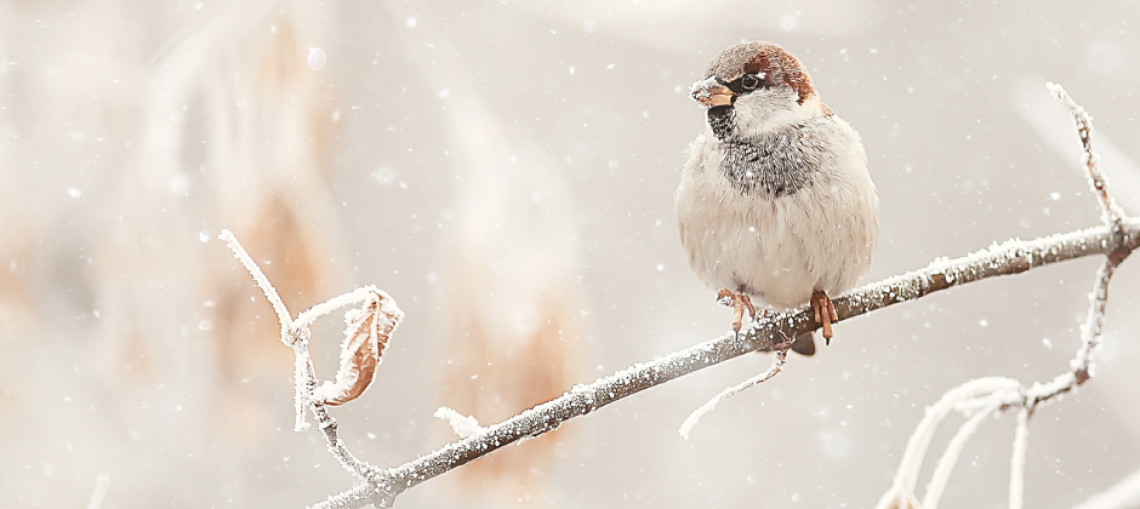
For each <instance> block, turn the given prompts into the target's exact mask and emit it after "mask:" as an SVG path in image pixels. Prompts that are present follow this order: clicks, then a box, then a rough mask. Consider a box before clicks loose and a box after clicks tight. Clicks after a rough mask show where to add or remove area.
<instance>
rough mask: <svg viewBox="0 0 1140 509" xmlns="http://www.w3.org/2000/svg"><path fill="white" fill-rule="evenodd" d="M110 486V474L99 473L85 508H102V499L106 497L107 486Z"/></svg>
mask: <svg viewBox="0 0 1140 509" xmlns="http://www.w3.org/2000/svg"><path fill="white" fill-rule="evenodd" d="M110 487H111V474H99V477H96V478H95V489H94V490H93V491H92V492H91V500H89V501H88V502H87V509H102V507H103V499H105V498H107V488H110Z"/></svg>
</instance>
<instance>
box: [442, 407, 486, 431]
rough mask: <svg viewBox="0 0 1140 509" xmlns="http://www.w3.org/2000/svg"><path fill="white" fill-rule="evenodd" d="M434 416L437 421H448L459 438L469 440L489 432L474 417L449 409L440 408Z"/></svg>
mask: <svg viewBox="0 0 1140 509" xmlns="http://www.w3.org/2000/svg"><path fill="white" fill-rule="evenodd" d="M433 416H434V417H435V418H437V419H442V420H444V421H447V424H448V425H449V426H451V430H452V431H454V432H455V434H456V435H459V438H467V437H470V436H472V435H475V434H478V433H482V432H484V431H487V428H484V427H482V426H480V425H479V421H478V420H476V419H475V418H474V417H472V416H470V415H463V414H461V413H459V412H456V411H455V410H454V409H452V408H449V407H445V406H441V407H439V408H438V409H436V411H435V414H433Z"/></svg>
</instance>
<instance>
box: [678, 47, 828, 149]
mask: <svg viewBox="0 0 1140 509" xmlns="http://www.w3.org/2000/svg"><path fill="white" fill-rule="evenodd" d="M689 93H690V95H691V97H692V98H693V100H695V101H697V102H698V103H699V104H700V105H701V106H702V107H703V108H705V109H706V110H707V112H708V124H709V127H710V128H711V129H712V131H713V134H715V135H716V137H717V138H718V139H720V140H721V141H727V140H732V139H748V138H750V137H754V136H758V135H760V134H762V133H764V132H765V131H768V130H771V129H774V128H778V127H781V126H784V125H787V124H790V123H797V122H802V121H804V120H807V119H811V118H815V117H819V116H824V115H828V114H831V111H830V110H828V109H827V107H826V106H824V105H823V103H821V102H820V101H819V94H817V93H816V91H815V87H813V86H812V82H811V76H808V73H807V71H806V70H804V68H803V65H801V64H800V61H799V60H797V59H796V57H793V56H792V55H790V54H788V52H786V51H784V48H781V47H779V46H777V45H775V44H772V43H770V42H761V41H752V42H746V43H741V44H737V45H735V46H731V47H729V48H728V49H725V50H724V51H722V52H720V54H719V55H717V56H716V58H714V59H713V61H712V63H710V64H709V68H708V70H707V71H705V77H704V79H702V80H700V81H697V82H696V83H693V85H692V86H691V87H689Z"/></svg>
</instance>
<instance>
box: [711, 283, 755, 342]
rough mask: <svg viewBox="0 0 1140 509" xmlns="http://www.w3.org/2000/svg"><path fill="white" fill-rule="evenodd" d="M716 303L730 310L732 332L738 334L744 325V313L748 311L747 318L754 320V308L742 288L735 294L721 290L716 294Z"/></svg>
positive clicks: (727, 290)
mask: <svg viewBox="0 0 1140 509" xmlns="http://www.w3.org/2000/svg"><path fill="white" fill-rule="evenodd" d="M716 301H717V303H719V304H720V305H722V306H725V307H731V308H732V330H733V332H737V333H739V332H740V327H741V325H743V323H744V311H745V310H747V311H748V316H751V317H752V318H753V319H756V306H754V305H752V299H751V298H749V297H748V294H746V293H744V288H743V287H741V288H740V289H738V290H736V291H735V292H734V291H732V290H729V289H727V288H724V289H721V290H720V291H719V292H717V294H716Z"/></svg>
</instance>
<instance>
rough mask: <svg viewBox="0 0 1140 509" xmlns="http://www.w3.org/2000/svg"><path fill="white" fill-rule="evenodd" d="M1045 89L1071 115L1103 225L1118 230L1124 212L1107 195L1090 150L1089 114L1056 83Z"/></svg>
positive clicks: (1095, 160)
mask: <svg viewBox="0 0 1140 509" xmlns="http://www.w3.org/2000/svg"><path fill="white" fill-rule="evenodd" d="M1045 88H1047V89H1049V92H1051V93H1052V94H1053V96H1054V97H1056V98H1057V99H1059V100H1060V101H1061V102H1062V103H1064V104H1065V106H1067V107H1068V108H1069V112H1070V113H1072V114H1073V123H1074V124H1076V128H1077V138H1079V139H1080V142H1081V154H1082V156H1081V164H1082V165H1083V166H1084V167H1085V172H1086V173H1087V174H1088V177H1089V185H1090V186H1091V187H1092V190H1093V192H1095V193H1096V194H1097V196H1098V197H1100V205H1101V211H1102V212H1103V213H1104V217H1103V221H1104V223H1105V224H1111V225H1115V226H1117V227H1118V228H1119V225H1120V221H1121V219H1122V218H1123V217H1124V211H1123V210H1121V208H1120V206H1119V205H1117V204H1116V200H1114V199H1113V198H1112V195H1111V194H1109V193H1108V179H1107V178H1105V176H1104V173H1103V172H1101V171H1100V165H1099V164H1098V163H1099V162H1100V158H1099V157H1097V155H1096V153H1095V152H1093V149H1092V131H1093V126H1092V116H1091V115H1089V112H1088V111H1086V110H1085V108H1084V107H1083V106H1081V105H1079V104H1077V102H1076V101H1074V100H1073V98H1072V97H1070V96H1069V93H1068V92H1066V91H1065V87H1062V86H1061V85H1058V84H1056V83H1046V84H1045Z"/></svg>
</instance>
